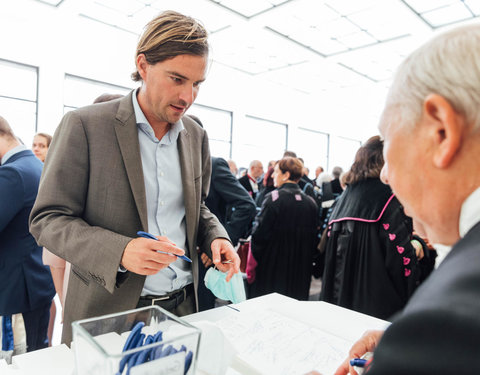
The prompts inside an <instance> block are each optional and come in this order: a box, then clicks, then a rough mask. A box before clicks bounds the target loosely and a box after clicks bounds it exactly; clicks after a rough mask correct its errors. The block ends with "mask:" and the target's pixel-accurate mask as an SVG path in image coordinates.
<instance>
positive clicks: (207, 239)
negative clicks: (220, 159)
mask: <svg viewBox="0 0 480 375" xmlns="http://www.w3.org/2000/svg"><path fill="white" fill-rule="evenodd" d="M202 168H203V170H202V191H201V199H200V216H199V220H198V235H197V244H198V246H199V247H200V248H201V250H202V251H203V252H204V253H206V254H207V255H208V256H209V257H210V258H211V257H212V250H211V244H212V242H213V240H215V239H216V238H224V239H227V240H229V241H230V238H229V237H228V233H227V231H226V230H225V228H224V227H223V225H222V224H221V223H220V221H219V220H218V218H217V217H216V216H215V215H214V214H212V213H211V212H210V210H209V209H208V207H207V206H206V204H205V199H206V198H207V196H208V192H209V189H210V178H211V174H212V161H211V157H210V148H209V146H208V136H207V133H206V132H205V131H204V132H203V142H202Z"/></svg>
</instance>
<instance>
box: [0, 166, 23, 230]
mask: <svg viewBox="0 0 480 375" xmlns="http://www.w3.org/2000/svg"><path fill="white" fill-rule="evenodd" d="M23 196H24V188H23V181H22V178H21V177H20V175H19V174H18V172H17V171H15V170H14V169H13V168H10V167H8V166H2V167H0V197H1V198H0V212H1V214H0V232H2V231H3V230H4V229H5V228H6V226H7V225H8V224H9V223H10V222H11V221H12V219H13V218H14V217H15V216H16V215H17V214H18V212H19V211H20V210H21V209H22V207H23V205H24V198H23Z"/></svg>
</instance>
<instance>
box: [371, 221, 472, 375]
mask: <svg viewBox="0 0 480 375" xmlns="http://www.w3.org/2000/svg"><path fill="white" fill-rule="evenodd" d="M479 356H480V223H477V225H476V226H475V227H473V228H472V229H471V230H470V231H469V232H468V233H467V235H466V236H465V237H464V238H463V239H462V240H460V241H459V242H458V243H457V244H456V245H455V246H454V247H453V249H452V250H451V252H450V254H448V256H447V257H446V258H445V260H444V261H443V262H442V264H440V266H439V267H438V269H437V270H435V271H434V272H433V273H432V274H431V275H430V276H429V278H428V279H427V280H426V281H425V282H424V284H422V285H421V286H420V288H419V289H417V291H416V292H415V294H414V295H413V297H412V299H411V300H410V301H409V303H408V304H407V306H406V307H405V309H404V311H403V312H402V314H401V315H400V316H399V317H398V319H396V320H395V321H394V322H393V324H392V325H391V326H390V328H389V329H387V331H386V332H385V334H384V335H383V338H382V340H381V341H380V343H379V345H378V347H377V349H376V350H375V354H374V360H373V362H372V367H371V369H370V371H368V375H377V374H389V375H400V374H402V375H404V374H416V375H422V374H424V375H427V374H428V375H430V374H436V375H438V374H440V375H441V374H445V375H447V374H448V375H451V374H455V375H462V374H471V373H474V372H476V370H475V368H476V367H477V366H476V363H477V361H478V358H479Z"/></svg>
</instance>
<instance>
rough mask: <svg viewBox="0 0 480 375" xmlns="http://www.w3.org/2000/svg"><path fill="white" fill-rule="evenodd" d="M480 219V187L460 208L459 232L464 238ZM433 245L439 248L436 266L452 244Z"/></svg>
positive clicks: (436, 248)
mask: <svg viewBox="0 0 480 375" xmlns="http://www.w3.org/2000/svg"><path fill="white" fill-rule="evenodd" d="M479 221H480V187H479V188H477V190H475V191H474V192H473V193H472V194H470V195H469V196H468V198H467V199H465V201H464V202H463V204H462V208H461V209H460V220H459V224H458V232H459V233H460V238H463V237H464V236H465V235H466V234H467V233H468V231H469V230H470V229H472V228H473V226H474V225H475V224H477V223H478V222H479ZM433 247H434V248H435V250H437V254H438V255H437V258H436V260H435V267H438V265H439V264H440V263H441V262H442V261H443V260H444V259H445V257H446V256H447V255H448V253H449V252H450V250H451V249H452V247H451V246H447V245H442V244H434V245H433Z"/></svg>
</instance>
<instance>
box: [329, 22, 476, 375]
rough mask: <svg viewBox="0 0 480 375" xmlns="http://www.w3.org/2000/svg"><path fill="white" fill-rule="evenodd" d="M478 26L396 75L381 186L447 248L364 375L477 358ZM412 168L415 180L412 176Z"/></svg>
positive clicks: (369, 343)
mask: <svg viewBox="0 0 480 375" xmlns="http://www.w3.org/2000/svg"><path fill="white" fill-rule="evenodd" d="M479 44H480V24H478V23H477V24H471V25H467V26H463V27H459V28H456V29H453V30H450V31H447V32H446V33H444V34H441V35H438V36H437V37H435V38H434V39H433V40H431V41H430V42H427V43H426V44H425V45H423V46H422V47H420V48H419V49H418V50H416V51H415V52H413V53H412V54H411V55H410V56H409V57H408V58H407V59H406V60H405V61H404V62H403V63H402V64H401V65H400V67H399V70H398V71H397V74H396V77H395V80H394V82H393V84H392V87H391V89H390V92H389V95H388V97H387V101H386V106H385V109H384V112H383V115H382V118H381V121H380V133H381V134H382V136H383V138H384V157H385V165H384V167H383V170H382V174H381V178H382V180H383V181H384V182H385V183H388V184H389V185H390V186H391V187H392V189H393V191H394V192H395V194H396V196H397V197H398V199H399V201H400V202H401V203H402V205H403V206H404V209H405V213H406V214H407V215H409V216H411V217H413V219H414V220H415V222H417V223H419V224H420V226H421V227H423V228H424V231H425V233H424V234H426V237H427V238H428V239H429V240H430V241H431V242H432V243H441V244H444V245H448V246H453V247H452V249H451V251H450V252H449V254H448V255H447V256H446V257H445V258H444V260H443V261H442V263H441V264H440V265H439V266H438V267H437V269H436V270H434V271H433V272H432V274H431V275H430V276H429V278H427V280H426V281H425V282H424V283H423V284H422V285H421V286H420V287H419V288H418V289H417V291H416V292H415V293H414V295H413V296H412V298H411V299H410V301H409V302H408V303H407V305H406V306H405V308H404V310H403V311H402V312H401V313H400V315H398V316H397V317H396V318H395V319H394V320H393V323H392V324H391V325H390V327H389V328H388V329H387V330H386V331H385V332H381V331H374V332H369V333H367V334H365V335H364V336H363V338H362V339H360V341H358V342H357V343H355V344H354V346H353V347H352V349H351V350H350V354H349V358H347V360H346V361H345V362H344V363H343V364H342V365H341V366H340V368H339V369H338V370H337V372H336V375H345V374H347V373H348V372H349V371H350V373H351V374H356V372H355V371H354V369H353V368H349V363H348V359H350V358H352V357H360V356H362V355H363V354H364V353H365V352H367V351H373V360H372V362H371V363H370V365H369V366H368V369H367V372H366V373H367V374H368V375H379V374H389V375H400V374H437V375H438V374H441V375H443V374H445V375H446V374H455V375H463V374H471V373H472V372H475V371H476V370H475V368H476V363H477V361H478V356H479V354H480V347H479V342H480V170H479V168H478V160H480V107H479V105H478V103H479V102H480V90H479V87H480V69H479V65H478V62H479V61H480V50H479V48H478V45H479ZM412 166H415V173H412Z"/></svg>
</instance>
